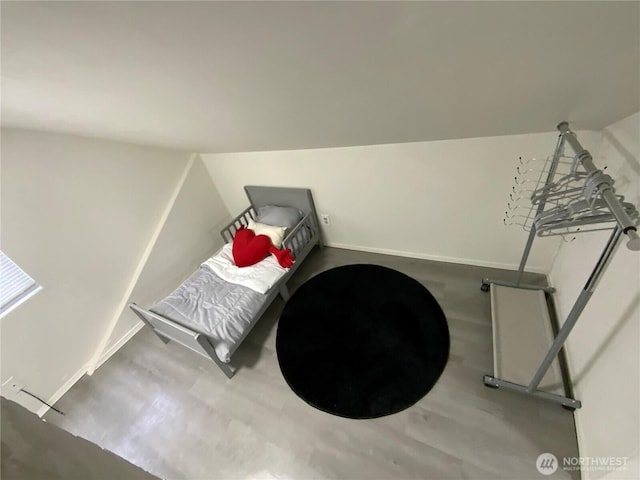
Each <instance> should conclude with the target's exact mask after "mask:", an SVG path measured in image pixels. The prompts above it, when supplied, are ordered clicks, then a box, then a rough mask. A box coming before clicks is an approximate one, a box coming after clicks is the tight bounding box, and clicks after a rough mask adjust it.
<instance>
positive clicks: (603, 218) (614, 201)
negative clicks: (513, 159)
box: [481, 122, 640, 410]
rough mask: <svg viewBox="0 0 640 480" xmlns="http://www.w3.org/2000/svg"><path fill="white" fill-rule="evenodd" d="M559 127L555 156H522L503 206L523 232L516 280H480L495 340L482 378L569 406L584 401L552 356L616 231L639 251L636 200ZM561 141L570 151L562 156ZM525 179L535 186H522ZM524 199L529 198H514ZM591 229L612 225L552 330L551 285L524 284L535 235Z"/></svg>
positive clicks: (603, 264)
mask: <svg viewBox="0 0 640 480" xmlns="http://www.w3.org/2000/svg"><path fill="white" fill-rule="evenodd" d="M557 129H558V130H559V131H560V135H559V137H558V143H557V145H556V148H555V151H554V153H553V156H552V157H550V158H548V159H546V160H544V164H542V166H541V167H540V164H539V162H537V161H535V160H534V161H530V162H525V163H523V162H522V161H521V164H520V165H519V166H518V170H517V171H518V174H519V177H516V178H515V180H516V185H515V186H514V188H513V192H512V194H511V196H510V200H511V201H510V202H509V203H508V207H509V210H508V211H507V212H505V224H507V225H513V224H516V225H520V226H522V227H523V228H524V229H525V230H527V231H529V238H528V240H527V243H526V246H525V249H524V253H523V255H522V259H521V261H520V266H519V268H518V274H517V279H516V281H515V282H514V283H511V282H501V281H494V280H490V279H488V278H485V279H483V281H482V287H481V288H482V290H483V291H489V289H490V287H491V307H492V319H493V339H494V373H493V375H485V376H484V379H483V380H484V384H485V385H486V386H488V387H493V388H505V389H507V390H513V391H517V392H521V393H524V394H528V395H533V396H535V397H538V398H543V399H545V400H549V401H552V402H556V403H559V404H561V405H562V406H563V407H565V408H567V409H569V410H574V409H576V408H580V407H581V405H582V404H581V402H580V401H579V400H576V399H574V398H572V397H571V393H567V390H569V391H570V382H569V381H568V378H567V376H566V369H562V368H560V365H559V363H558V355H559V353H560V352H561V349H562V347H563V345H564V343H565V341H566V340H567V337H568V336H569V334H570V333H571V330H572V329H573V327H574V326H575V324H576V323H577V321H578V318H579V317H580V314H581V313H582V312H583V310H584V309H585V307H586V305H587V303H588V302H589V299H590V298H591V296H592V295H593V292H594V291H595V289H596V287H597V286H598V282H599V281H600V279H601V278H602V275H603V274H604V272H605V270H606V269H607V267H608V265H609V263H610V261H611V259H612V258H613V256H614V254H615V252H616V249H617V247H618V245H619V243H620V240H621V238H622V236H623V235H626V236H627V238H628V241H627V247H628V248H629V249H630V250H635V251H639V250H640V237H639V236H638V233H637V229H636V225H637V223H638V217H639V214H638V211H637V209H636V208H635V206H634V205H632V204H630V203H628V202H625V201H624V197H622V196H621V195H617V194H616V193H615V189H614V187H613V185H614V181H613V179H612V178H611V177H610V176H609V175H607V174H605V173H604V172H603V171H602V170H600V169H598V168H597V167H596V166H595V165H594V163H593V159H592V157H591V154H590V153H589V152H588V151H587V150H585V149H584V148H583V147H582V145H580V142H579V141H578V139H577V137H576V135H575V133H573V132H572V131H571V130H570V129H569V124H568V123H567V122H562V123H560V124H559V125H558V126H557ZM566 144H568V145H569V146H570V147H571V149H572V150H573V151H574V153H575V156H566V155H565V153H564V151H565V145H566ZM605 168H606V167H605ZM536 177H537V178H536ZM531 185H534V188H528V187H530V186H531ZM523 199H527V200H530V204H529V205H528V206H523V205H521V204H519V202H520V201H521V200H523ZM595 230H612V232H611V235H610V236H609V239H608V241H607V243H606V245H605V247H604V250H603V252H602V254H601V255H600V258H599V260H598V262H597V263H596V265H595V267H594V269H593V271H592V272H591V275H590V276H589V278H588V280H587V282H586V284H585V286H584V288H583V289H582V291H581V293H580V295H579V296H578V298H577V300H576V302H575V304H574V305H573V308H572V309H571V311H570V312H569V315H568V316H567V318H566V320H565V321H564V323H563V324H562V326H561V327H560V329H559V330H558V331H557V334H555V335H554V334H553V329H552V328H551V327H550V326H549V324H550V321H551V318H550V314H549V311H548V301H547V300H548V298H547V295H550V294H552V293H553V292H554V289H553V288H551V287H540V286H536V285H528V284H523V283H522V276H523V273H524V268H525V265H526V263H527V259H528V257H529V253H530V251H531V247H532V245H533V241H534V239H535V237H536V236H549V235H562V236H563V238H564V239H565V241H571V240H573V239H575V235H577V234H581V233H584V232H589V231H595ZM540 322H542V323H543V325H542V326H541V325H540ZM522 337H524V338H522ZM545 350H546V353H545ZM543 354H544V355H543ZM541 358H542V360H540V359H541ZM563 386H565V387H566V386H568V388H562V387H563Z"/></svg>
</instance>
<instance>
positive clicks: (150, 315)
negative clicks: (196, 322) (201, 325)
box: [129, 303, 235, 378]
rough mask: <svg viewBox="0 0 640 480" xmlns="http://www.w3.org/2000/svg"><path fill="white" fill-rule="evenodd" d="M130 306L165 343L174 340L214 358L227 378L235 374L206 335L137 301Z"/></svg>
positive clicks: (206, 356)
mask: <svg viewBox="0 0 640 480" xmlns="http://www.w3.org/2000/svg"><path fill="white" fill-rule="evenodd" d="M129 308H131V310H133V312H134V313H135V314H136V315H137V316H138V317H139V318H140V320H142V321H143V322H144V323H146V324H147V325H149V326H150V327H151V328H152V329H153V331H154V333H155V334H156V335H157V336H158V337H160V339H161V340H162V341H163V342H164V343H168V342H169V340H173V341H174V342H177V343H179V344H180V345H182V346H184V347H187V348H188V349H190V350H193V351H194V352H196V353H198V354H200V355H202V356H203V357H205V358H209V359H211V360H213V361H214V362H215V363H216V365H218V367H220V369H221V370H222V372H223V373H224V374H225V375H226V376H227V378H231V377H233V375H234V374H235V369H233V368H232V367H231V365H229V364H227V363H224V362H223V361H221V360H220V359H219V358H218V355H216V351H215V349H214V348H213V345H211V342H210V341H209V339H208V338H207V337H206V335H203V334H201V333H198V332H194V331H192V330H189V329H188V328H186V327H183V326H182V325H178V324H177V323H175V322H173V321H171V320H169V319H168V318H165V317H163V316H162V315H158V314H157V313H154V312H151V311H149V310H145V309H144V308H140V307H139V306H138V305H136V304H135V303H132V304H130V305H129Z"/></svg>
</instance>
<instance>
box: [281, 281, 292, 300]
mask: <svg viewBox="0 0 640 480" xmlns="http://www.w3.org/2000/svg"><path fill="white" fill-rule="evenodd" d="M278 291H279V292H280V296H281V297H282V300H284V301H285V302H288V301H289V299H290V298H291V296H290V295H289V289H288V288H287V286H286V285H285V284H282V285H280V288H279V289H278Z"/></svg>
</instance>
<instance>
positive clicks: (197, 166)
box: [105, 158, 231, 352]
mask: <svg viewBox="0 0 640 480" xmlns="http://www.w3.org/2000/svg"><path fill="white" fill-rule="evenodd" d="M229 221H231V218H230V215H229V212H228V211H227V209H226V207H225V206H224V203H223V202H222V199H221V198H220V195H219V194H218V191H217V190H216V188H215V187H214V185H213V182H212V181H211V177H209V175H208V173H207V170H206V168H205V166H204V164H203V162H202V159H200V158H197V159H196V161H195V163H194V164H193V166H192V167H191V170H190V171H189V174H188V176H187V178H186V180H185V182H184V184H183V186H182V188H181V190H180V193H179V194H178V197H177V198H176V201H175V203H174V204H173V207H172V209H171V212H170V214H169V216H168V217H167V220H166V222H165V223H164V226H163V227H162V230H161V232H160V235H159V236H158V239H157V241H156V243H155V245H154V248H153V250H152V252H151V254H150V256H149V258H148V260H147V262H146V264H145V266H144V269H143V270H142V272H141V274H140V277H139V278H138V280H137V283H136V286H135V288H134V289H133V291H132V293H131V296H130V298H129V302H135V303H137V304H138V305H141V306H150V305H152V304H153V303H155V302H157V301H158V300H160V299H161V298H163V297H165V296H166V295H168V294H169V293H171V292H172V291H173V290H174V289H175V288H176V287H177V286H178V285H179V284H180V283H181V282H182V281H183V280H185V279H186V278H187V277H188V276H189V275H190V274H191V273H193V272H194V271H195V270H196V269H197V268H198V266H199V265H200V263H202V262H203V261H204V260H206V259H207V258H209V257H210V256H211V255H213V254H214V253H215V251H216V250H217V249H218V248H220V247H221V246H222V243H223V242H222V238H221V237H220V229H221V228H222V227H223V226H225V225H226V224H227V223H228V222H229ZM142 325H143V324H142V322H141V321H140V320H139V319H138V317H136V316H135V314H134V313H133V312H132V311H131V310H130V309H129V308H127V309H125V311H124V312H123V313H122V315H121V316H120V318H119V320H118V323H117V325H116V328H115V329H114V331H113V334H112V335H111V338H110V340H109V343H108V346H107V347H106V348H105V352H110V351H111V350H112V349H113V348H114V347H117V346H118V345H119V344H121V343H122V342H123V341H126V339H128V338H129V336H130V334H131V333H134V332H135V331H137V328H136V327H141V326H142Z"/></svg>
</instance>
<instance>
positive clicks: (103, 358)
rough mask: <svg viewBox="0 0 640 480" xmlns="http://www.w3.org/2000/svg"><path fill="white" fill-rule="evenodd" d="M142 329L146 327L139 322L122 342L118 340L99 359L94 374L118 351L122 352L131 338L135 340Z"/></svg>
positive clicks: (126, 334) (125, 335) (91, 373)
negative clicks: (121, 349) (134, 337)
mask: <svg viewBox="0 0 640 480" xmlns="http://www.w3.org/2000/svg"><path fill="white" fill-rule="evenodd" d="M142 327H144V322H142V321H139V322H138V323H136V324H135V325H134V326H133V327H132V328H131V329H130V330H129V331H128V332H127V333H125V334H124V335H123V336H122V338H121V339H120V340H118V341H117V342H116V343H114V344H113V346H112V347H111V348H110V349H108V350H106V351H105V352H104V353H103V354H102V356H101V357H100V358H99V359H98V362H97V363H96V366H95V368H94V369H93V372H95V371H96V370H97V369H98V368H100V366H101V365H102V364H103V363H104V362H106V361H107V360H109V358H111V356H112V355H113V354H114V353H116V352H117V351H118V350H120V348H121V347H122V346H123V345H124V344H125V343H127V342H128V341H129V340H131V338H133V336H134V335H135V334H136V333H138V332H139V331H140V330H141V329H142ZM93 372H90V373H89V375H93Z"/></svg>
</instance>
